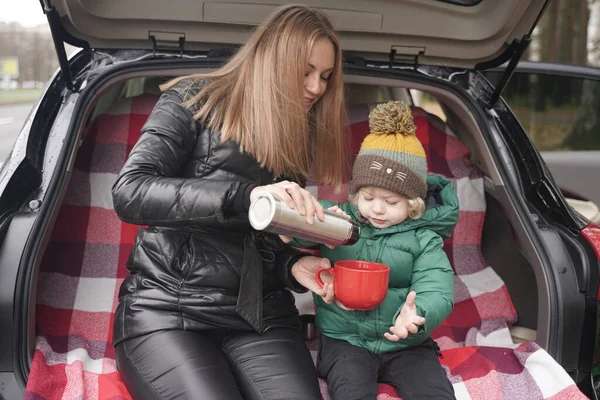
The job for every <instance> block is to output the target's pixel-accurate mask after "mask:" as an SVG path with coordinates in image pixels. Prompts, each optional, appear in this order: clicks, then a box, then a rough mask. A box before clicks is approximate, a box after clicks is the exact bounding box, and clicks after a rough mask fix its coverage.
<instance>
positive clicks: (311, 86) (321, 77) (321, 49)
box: [304, 38, 335, 111]
mask: <svg viewBox="0 0 600 400" xmlns="http://www.w3.org/2000/svg"><path fill="white" fill-rule="evenodd" d="M334 65H335V49H334V47H333V44H332V43H331V42H330V41H329V39H325V38H321V39H317V40H316V41H315V43H314V45H313V47H312V49H311V51H310V56H309V58H308V65H307V66H306V73H305V74H304V101H305V104H306V110H307V111H308V110H310V108H311V107H312V106H313V104H315V103H316V102H317V101H318V100H319V99H320V98H321V96H323V94H324V93H325V90H327V83H328V82H329V78H330V77H331V74H332V73H333V67H334Z"/></svg>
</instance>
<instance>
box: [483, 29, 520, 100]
mask: <svg viewBox="0 0 600 400" xmlns="http://www.w3.org/2000/svg"><path fill="white" fill-rule="evenodd" d="M529 43H531V36H529V35H525V36H523V38H522V39H521V40H519V41H517V40H515V41H513V42H512V43H511V44H510V46H509V48H508V52H509V60H508V65H507V66H506V69H505V70H504V73H503V74H502V76H501V77H500V81H499V82H498V84H497V85H496V87H495V88H494V92H493V93H492V95H491V97H490V99H489V100H488V102H487V104H486V107H487V109H488V110H489V109H491V108H492V107H494V104H496V102H497V101H498V99H499V98H500V96H501V95H502V91H503V90H504V88H505V87H506V85H507V84H508V81H509V80H510V77H511V76H512V74H513V72H514V71H515V68H517V64H518V63H519V60H520V59H521V57H522V56H523V53H525V50H527V46H529Z"/></svg>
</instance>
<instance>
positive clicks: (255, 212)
mask: <svg viewBox="0 0 600 400" xmlns="http://www.w3.org/2000/svg"><path fill="white" fill-rule="evenodd" d="M248 217H249V219H250V224H251V225H252V227H253V228H254V229H256V230H259V231H267V232H272V233H276V234H278V235H286V236H291V237H293V238H296V239H304V240H310V241H311V242H315V243H321V244H329V245H333V246H339V245H353V244H354V243H356V242H357V241H358V238H359V237H360V226H359V225H358V224H357V223H355V222H354V221H349V220H347V219H346V218H344V216H342V215H339V214H337V213H335V212H333V211H327V210H325V218H324V221H323V222H321V221H319V219H318V218H317V217H316V216H315V221H314V223H313V224H309V223H308V222H306V217H305V216H302V215H300V214H298V211H296V210H294V209H291V208H289V207H288V206H287V205H286V204H285V203H284V202H283V201H281V200H278V199H276V198H275V197H274V196H273V195H272V194H271V193H269V192H261V193H259V194H258V195H257V197H256V199H255V200H254V201H253V202H252V203H251V204H250V210H249V211H248Z"/></svg>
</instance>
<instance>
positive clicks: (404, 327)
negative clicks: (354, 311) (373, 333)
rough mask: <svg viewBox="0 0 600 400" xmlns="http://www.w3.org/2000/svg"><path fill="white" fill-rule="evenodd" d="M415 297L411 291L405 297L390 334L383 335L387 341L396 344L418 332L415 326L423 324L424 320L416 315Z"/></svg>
mask: <svg viewBox="0 0 600 400" xmlns="http://www.w3.org/2000/svg"><path fill="white" fill-rule="evenodd" d="M416 296H417V294H416V293H415V292H414V291H413V292H410V293H409V294H408V296H407V297H406V302H405V303H404V305H403V306H402V309H401V310H400V314H398V317H397V318H396V323H395V324H394V326H392V327H391V328H390V332H391V333H388V332H386V333H384V334H383V336H385V338H386V339H387V340H391V341H392V342H397V341H398V340H400V339H406V337H407V336H408V334H409V333H413V334H414V333H417V332H418V331H419V327H418V326H417V325H423V324H424V323H425V318H423V317H419V316H418V315H417V306H416V305H415V297H416Z"/></svg>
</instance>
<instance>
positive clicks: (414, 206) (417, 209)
mask: <svg viewBox="0 0 600 400" xmlns="http://www.w3.org/2000/svg"><path fill="white" fill-rule="evenodd" d="M366 188H367V186H363V187H361V188H360V189H358V190H357V191H356V193H354V194H352V195H350V196H348V200H349V201H350V203H352V204H354V205H355V206H356V205H357V204H358V195H359V194H360V192H361V190H363V189H366ZM407 203H408V217H409V218H410V219H419V218H421V217H422V216H423V213H424V212H425V201H424V200H423V199H422V198H420V197H415V198H412V199H407ZM356 213H357V215H356V217H357V218H358V220H359V221H361V222H365V218H364V217H363V216H362V215H361V214H360V212H359V211H358V209H357V211H356Z"/></svg>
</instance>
